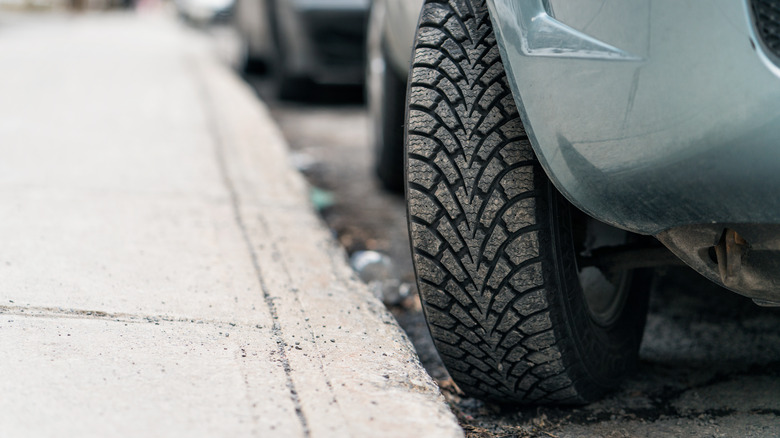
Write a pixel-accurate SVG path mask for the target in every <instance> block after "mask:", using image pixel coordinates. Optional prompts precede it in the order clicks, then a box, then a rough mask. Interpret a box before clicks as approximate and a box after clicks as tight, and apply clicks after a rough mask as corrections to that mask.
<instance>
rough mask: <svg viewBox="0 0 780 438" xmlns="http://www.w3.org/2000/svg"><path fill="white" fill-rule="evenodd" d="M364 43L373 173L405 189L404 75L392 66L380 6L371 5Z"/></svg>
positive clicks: (399, 189) (398, 190) (396, 188)
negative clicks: (377, 7)
mask: <svg viewBox="0 0 780 438" xmlns="http://www.w3.org/2000/svg"><path fill="white" fill-rule="evenodd" d="M371 13H372V17H371V25H372V28H371V30H370V32H371V33H372V35H370V36H369V41H368V44H367V48H368V50H367V52H368V53H367V60H368V62H367V64H368V65H367V66H366V95H367V96H368V112H369V118H370V129H371V141H372V142H373V143H374V144H373V149H374V151H375V154H376V155H375V157H376V158H375V168H376V175H377V177H378V179H379V181H380V182H381V184H382V186H383V187H384V188H385V189H387V190H388V191H391V192H395V193H403V191H404V181H405V179H404V116H405V112H406V78H404V77H401V76H400V75H399V74H398V73H396V71H395V69H394V68H393V66H392V64H391V61H390V59H389V56H388V54H387V49H386V47H385V42H384V39H383V38H382V30H383V29H382V28H381V24H380V23H378V21H380V20H381V18H382V17H374V15H373V14H381V11H380V10H379V9H374V7H372V11H371Z"/></svg>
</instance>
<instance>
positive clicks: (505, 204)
mask: <svg viewBox="0 0 780 438" xmlns="http://www.w3.org/2000/svg"><path fill="white" fill-rule="evenodd" d="M409 84H410V86H409V91H408V98H407V99H408V107H407V115H406V117H407V131H406V152H407V153H406V171H407V205H408V216H409V231H410V237H411V245H412V252H413V258H414V265H415V272H416V275H417V282H418V287H419V291H420V297H421V301H422V305H423V310H424V313H425V316H426V320H427V323H428V327H429V329H430V332H431V335H432V336H433V339H434V342H435V344H436V347H437V349H438V351H439V353H440V355H441V358H442V360H443V362H444V364H445V365H446V367H447V369H448V370H449V372H450V374H451V376H452V378H453V380H454V381H455V382H456V383H457V384H458V386H459V387H460V388H461V389H462V390H463V391H464V392H466V393H467V394H469V395H472V396H475V397H478V398H482V399H486V400H492V401H497V402H502V403H522V404H582V403H587V402H590V401H593V400H595V399H598V398H599V397H601V396H602V395H603V394H604V393H605V392H607V391H609V390H612V389H614V388H615V387H617V386H618V385H619V384H620V382H621V380H622V379H623V377H624V376H625V375H626V374H627V373H628V372H629V371H631V370H632V369H633V368H634V367H635V366H636V363H637V357H638V350H639V344H640V340H641V337H642V331H643V329H644V324H645V319H646V314H647V302H648V294H649V288H650V281H651V278H652V277H651V276H652V271H648V270H634V271H623V272H622V273H612V272H609V270H608V269H604V271H603V272H602V271H601V270H600V269H597V268H594V267H589V268H581V269H580V268H578V260H580V258H581V257H582V256H583V255H584V254H586V253H587V252H588V251H591V250H592V249H593V248H592V242H593V241H594V239H593V238H592V237H593V235H599V236H601V235H602V234H604V233H606V234H605V235H609V234H610V233H613V234H614V233H617V234H616V235H617V236H620V237H619V239H622V242H625V241H626V240H630V239H631V238H632V237H631V236H629V235H628V233H626V232H623V231H620V230H616V229H612V228H611V227H608V226H607V225H604V224H600V223H598V222H596V221H594V220H593V219H590V218H589V217H588V216H586V215H584V214H583V213H581V212H579V211H578V210H576V209H575V208H574V207H572V206H571V205H570V204H569V203H568V201H566V200H565V199H564V198H563V197H562V196H561V195H560V194H559V193H558V192H557V191H556V189H555V187H554V186H553V185H552V184H551V182H550V180H549V178H548V177H547V176H546V174H545V173H544V171H543V169H542V167H541V166H540V164H539V161H538V160H537V158H536V156H535V154H534V151H533V149H532V147H531V144H530V142H529V139H528V136H527V134H526V131H525V129H524V127H523V123H522V121H521V119H520V116H519V114H518V110H517V107H516V104H515V101H514V99H513V96H512V93H511V90H510V88H509V85H508V82H507V76H506V73H505V72H504V68H503V65H502V62H501V58H500V55H499V48H498V45H497V43H496V38H495V35H494V33H493V31H492V25H491V21H490V18H489V16H488V11H487V7H486V5H485V1H484V0H448V1H442V0H435V1H434V0H426V3H425V6H424V9H423V12H422V15H421V18H420V21H419V24H418V30H417V37H416V41H415V47H414V59H413V62H412V68H411V71H410V76H409ZM604 230H607V231H604ZM610 230H611V231H610ZM594 233H595V234H594ZM598 239H601V237H599V238H597V239H595V241H598ZM587 242H591V243H587ZM602 269H603V268H602ZM593 270H595V275H596V276H597V277H599V278H600V279H601V280H600V281H602V283H603V284H601V283H598V282H596V283H598V284H601V286H594V284H596V283H594V282H592V281H590V280H587V278H588V276H590V275H593V274H594V272H593ZM585 273H587V274H588V276H586V275H585ZM604 281H606V283H604ZM603 291H606V292H605V293H606V294H607V295H605V296H608V299H606V300H605V301H604V302H605V303H607V304H605V305H603V304H601V303H600V302H599V298H598V293H602V292H603ZM594 297H595V298H594ZM605 309H606V310H605Z"/></svg>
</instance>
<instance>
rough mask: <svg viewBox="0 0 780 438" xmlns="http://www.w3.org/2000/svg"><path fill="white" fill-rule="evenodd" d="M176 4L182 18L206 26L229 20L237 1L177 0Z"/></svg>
mask: <svg viewBox="0 0 780 438" xmlns="http://www.w3.org/2000/svg"><path fill="white" fill-rule="evenodd" d="M174 4H175V5H176V10H177V11H178V12H179V15H180V16H181V17H182V18H184V19H185V20H188V21H190V22H193V23H195V24H198V25H204V24H209V23H213V22H215V21H227V20H229V18H230V17H231V16H232V14H233V6H234V5H235V0H175V1H174Z"/></svg>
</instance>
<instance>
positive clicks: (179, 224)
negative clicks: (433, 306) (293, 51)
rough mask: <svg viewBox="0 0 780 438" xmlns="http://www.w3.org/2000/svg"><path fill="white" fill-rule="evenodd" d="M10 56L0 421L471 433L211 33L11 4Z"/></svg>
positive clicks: (287, 431) (13, 431)
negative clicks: (217, 52)
mask: <svg viewBox="0 0 780 438" xmlns="http://www.w3.org/2000/svg"><path fill="white" fill-rule="evenodd" d="M0 18H2V17H0ZM0 60H2V65H3V68H1V69H0V96H2V98H0V354H1V355H2V360H0V394H2V396H1V397H0V435H2V436H3V437H4V438H9V437H22V436H24V437H39V436H58V437H59V436H73V437H79V438H83V437H90V436H101V437H102V436H150V437H154V436H187V437H198V436H224V437H241V436H263V437H266V436H313V437H321V436H334V437H335V436H338V437H342V436H355V437H366V436H372V437H373V436H399V437H408V436H425V437H437V436H460V435H462V431H461V430H460V428H459V427H458V425H457V422H456V421H455V419H454V417H453V415H452V414H451V413H450V411H449V410H448V408H447V407H446V404H445V403H444V401H443V399H442V397H441V396H440V394H439V392H438V389H437V388H436V386H435V384H434V383H433V381H432V380H431V378H430V377H429V376H428V375H427V374H426V373H425V372H424V370H423V369H422V367H421V366H420V364H419V362H418V360H417V357H416V354H415V353H414V350H413V348H412V346H411V344H410V343H409V342H408V340H407V339H406V337H405V335H404V334H403V333H402V332H401V331H400V329H399V327H398V326H397V324H396V323H395V321H394V320H393V319H392V317H391V315H390V314H389V313H388V312H387V311H386V310H385V309H384V307H383V306H382V305H381V303H379V302H378V301H377V300H376V299H374V298H373V297H372V296H371V295H370V293H369V292H368V291H367V290H366V288H365V286H364V285H363V284H361V283H359V282H358V281H357V280H356V279H355V277H354V275H353V274H352V272H351V271H350V270H349V268H348V267H347V264H346V262H345V256H344V253H343V251H342V250H341V249H340V248H339V247H337V245H336V244H335V243H334V241H333V239H332V237H331V235H330V233H329V232H328V230H327V229H325V227H324V226H323V225H322V223H321V222H320V220H319V219H318V218H317V217H316V216H315V214H314V213H313V212H312V210H311V207H310V206H309V204H308V200H307V188H306V186H305V183H304V182H303V180H302V178H301V177H300V176H299V175H298V174H297V173H296V172H295V171H293V170H292V169H291V168H290V167H289V166H288V165H287V157H286V145H285V143H284V140H283V139H282V137H281V136H280V134H279V132H278V131H277V128H276V127H275V126H274V125H273V123H272V122H271V120H270V118H269V116H268V113H267V111H266V109H265V108H264V107H262V104H260V103H259V102H258V101H257V100H256V98H255V97H254V95H253V93H252V91H251V90H250V89H249V88H248V87H246V86H245V85H243V84H242V83H241V82H240V80H239V79H238V78H237V77H236V76H235V75H234V74H233V73H231V72H230V71H228V70H227V69H226V68H224V67H222V66H221V65H220V64H219V63H218V62H217V61H216V60H215V56H214V54H213V53H212V50H211V46H209V44H208V43H207V41H206V40H205V39H203V38H202V37H200V36H199V35H198V34H196V33H195V32H194V31H191V30H188V29H185V28H184V27H182V26H181V25H179V24H177V23H176V22H174V21H173V20H171V19H169V18H166V17H164V16H161V15H155V16H137V15H112V14H94V15H85V16H80V17H67V16H59V17H51V16H47V17H41V18H40V19H37V18H36V19H24V20H21V21H19V22H17V21H14V20H11V24H9V25H5V23H4V22H3V21H2V19H0Z"/></svg>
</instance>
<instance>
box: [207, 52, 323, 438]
mask: <svg viewBox="0 0 780 438" xmlns="http://www.w3.org/2000/svg"><path fill="white" fill-rule="evenodd" d="M195 67H196V68H195V70H196V71H197V72H198V74H197V75H196V76H197V78H198V85H199V88H200V90H199V91H200V94H201V99H202V101H203V102H204V108H206V112H207V114H206V115H207V117H206V118H207V120H208V121H207V130H208V132H209V133H210V134H211V137H212V141H213V143H214V153H215V155H216V159H217V165H218V167H219V173H220V176H221V178H222V183H223V184H224V186H225V189H226V190H227V191H228V193H229V195H230V201H231V207H232V210H233V218H234V220H235V222H236V225H237V226H238V228H239V230H240V232H241V237H242V240H243V241H244V243H245V244H246V247H247V251H248V253H249V257H250V258H251V260H252V266H253V268H254V271H255V274H256V276H257V280H258V282H259V284H260V289H261V290H262V292H263V299H264V301H265V303H266V306H267V307H268V311H269V312H270V314H271V318H272V320H273V324H272V328H271V332H272V335H273V337H274V338H275V340H276V345H277V347H278V349H277V351H278V353H279V357H280V359H281V362H282V368H283V369H284V374H285V378H286V381H287V388H288V390H289V391H290V399H291V400H292V403H293V406H294V407H295V414H296V416H297V417H298V421H299V422H300V424H301V427H302V429H303V435H304V436H305V437H310V436H311V430H310V429H309V424H308V420H307V419H306V416H305V415H304V413H303V405H302V404H301V399H300V396H299V395H298V391H297V390H296V388H295V382H294V381H293V379H292V367H291V366H290V360H289V358H288V357H287V352H286V351H285V345H286V344H285V342H284V338H283V336H282V328H281V326H280V325H279V312H278V310H277V308H276V304H275V303H274V302H273V297H272V296H271V292H270V290H269V288H268V285H267V284H266V282H265V278H264V276H263V270H262V268H261V267H260V262H259V261H258V257H257V252H256V251H255V248H254V247H253V245H252V240H251V239H250V237H249V230H248V229H247V226H246V223H245V222H244V218H243V217H242V215H241V199H240V197H239V196H238V191H237V190H236V187H235V184H234V182H233V180H232V179H231V178H230V173H229V171H228V166H227V162H226V159H225V145H224V143H223V138H222V134H221V131H220V127H219V126H218V123H217V116H216V114H215V112H214V100H213V99H212V96H211V94H210V93H209V90H208V86H207V85H206V83H205V79H204V72H203V71H202V67H201V66H200V65H196V66H195Z"/></svg>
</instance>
